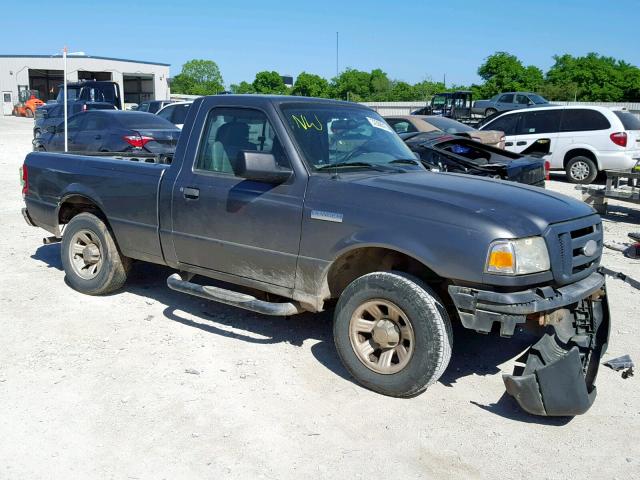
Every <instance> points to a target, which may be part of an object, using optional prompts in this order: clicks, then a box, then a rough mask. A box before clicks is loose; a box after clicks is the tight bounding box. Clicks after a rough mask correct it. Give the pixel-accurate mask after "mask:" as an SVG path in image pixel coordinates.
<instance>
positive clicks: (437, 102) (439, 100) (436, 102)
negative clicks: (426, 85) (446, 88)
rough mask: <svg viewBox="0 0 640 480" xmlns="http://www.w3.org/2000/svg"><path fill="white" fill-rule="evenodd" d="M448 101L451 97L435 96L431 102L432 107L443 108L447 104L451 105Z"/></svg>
mask: <svg viewBox="0 0 640 480" xmlns="http://www.w3.org/2000/svg"><path fill="white" fill-rule="evenodd" d="M448 100H449V97H448V96H446V95H435V96H434V97H433V100H431V105H432V106H434V107H435V106H440V107H441V106H443V105H445V104H448V103H450V102H449V101H448Z"/></svg>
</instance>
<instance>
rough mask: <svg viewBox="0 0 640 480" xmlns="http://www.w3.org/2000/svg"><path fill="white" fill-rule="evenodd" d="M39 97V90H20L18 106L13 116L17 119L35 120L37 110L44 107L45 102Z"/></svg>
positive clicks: (14, 109)
mask: <svg viewBox="0 0 640 480" xmlns="http://www.w3.org/2000/svg"><path fill="white" fill-rule="evenodd" d="M39 96H40V94H39V92H38V90H26V89H25V90H20V92H19V93H18V104H17V105H16V106H14V107H13V114H14V115H15V116H16V117H29V118H33V117H34V115H35V113H36V108H38V107H39V106H40V105H44V102H43V101H42V100H40V98H39Z"/></svg>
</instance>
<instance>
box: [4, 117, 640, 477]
mask: <svg viewBox="0 0 640 480" xmlns="http://www.w3.org/2000/svg"><path fill="white" fill-rule="evenodd" d="M31 128H32V120H29V119H21V118H11V117H4V118H2V117H0V192H1V194H2V195H1V197H0V261H1V263H2V266H3V270H2V274H1V277H0V278H1V280H0V321H1V322H2V327H1V328H2V330H1V333H0V478H2V479H26V478H29V479H38V478H67V479H73V478H104V479H110V478H114V479H121V478H140V479H147V478H149V479H151V478H153V479H157V478H167V479H175V478H241V479H248V478H267V479H269V478H274V479H275V478H278V479H280V478H340V479H342V478H363V479H365V478H366V479H368V478H379V477H390V476H393V477H394V478H398V479H401V478H511V479H520V478H523V479H525V478H526V479H528V478H551V479H556V478H557V479H565V478H581V477H585V478H620V479H628V478H639V477H640V474H639V472H640V389H639V388H638V382H639V381H640V378H638V375H636V377H634V378H630V379H627V380H623V379H622V378H621V377H620V373H616V372H613V371H612V370H609V369H607V368H604V367H603V368H602V369H601V370H600V376H599V379H598V390H599V395H598V399H597V400H596V403H595V405H594V406H593V408H592V409H591V410H590V411H589V412H588V413H587V414H586V415H583V416H581V417H576V418H574V419H562V418H561V419H557V418H540V417H533V416H529V415H527V414H525V413H523V412H522V411H520V410H519V408H518V407H517V406H516V404H515V402H513V401H512V400H511V398H510V397H508V396H507V395H506V394H505V393H504V386H503V383H502V379H501V376H500V372H501V371H505V372H509V373H510V372H511V368H512V366H513V360H514V358H516V357H517V356H518V354H519V353H521V352H522V351H523V350H524V349H525V348H526V347H528V346H529V345H530V344H531V343H533V342H534V339H532V338H531V337H530V336H528V335H527V334H525V333H523V332H520V333H519V334H518V335H516V336H515V337H514V338H513V339H510V340H508V339H501V338H500V337H498V336H497V335H490V336H481V335H477V334H475V333H473V332H469V331H466V330H463V329H459V328H458V329H456V330H455V348H454V356H453V359H452V362H451V364H450V366H449V368H448V370H447V371H446V373H445V375H444V377H443V378H442V380H441V381H440V382H439V383H438V384H437V385H435V386H433V387H431V388H430V389H429V390H428V391H427V392H426V393H424V394H423V395H420V396H419V397H417V398H414V399H410V400H399V399H393V398H387V397H384V396H381V395H377V394H374V393H372V392H369V391H367V390H364V389H363V388H360V387H359V386H357V385H355V384H354V383H353V382H352V381H351V380H350V379H349V378H348V375H347V373H346V371H345V370H344V369H343V368H342V366H341V364H340V363H339V360H338V357H337V354H336V352H335V350H334V347H333V343H332V340H331V314H330V313H325V314H321V315H312V314H305V315H300V316H297V317H293V318H289V319H285V318H267V317H262V316H260V315H257V314H252V313H249V312H245V311H242V310H237V309H233V308H230V307H226V306H223V305H218V304H215V303H208V302H203V301H202V300H200V299H197V298H194V297H188V296H185V295H181V294H179V293H177V292H173V291H171V290H169V289H167V287H166V286H165V279H166V277H167V276H168V274H169V273H170V272H169V270H167V269H163V268H159V267H155V266H148V265H138V266H137V268H135V270H134V274H133V276H132V278H131V280H130V281H129V282H128V283H127V285H126V287H125V289H124V290H123V291H121V292H119V293H117V294H115V295H110V296H107V297H90V296H85V295H82V294H79V293H77V292H75V291H73V290H71V289H70V288H69V287H68V286H67V285H66V284H65V282H64V272H63V271H62V266H61V262H60V246H59V244H58V245H42V237H43V236H45V232H44V231H43V230H39V229H35V228H31V227H28V226H27V225H26V224H25V223H24V220H23V219H22V216H21V215H20V208H21V207H22V205H23V203H22V198H21V195H20V187H19V177H18V168H19V166H20V165H21V164H22V161H23V159H24V156H25V154H27V153H28V152H29V151H30V149H31ZM555 178H556V180H554V181H552V182H550V184H549V188H550V189H552V190H557V191H562V192H563V193H566V194H569V195H573V196H578V193H577V192H576V191H575V190H574V189H573V186H572V185H569V184H567V183H565V182H564V181H563V180H564V178H563V177H562V176H557V177H555ZM614 205H617V206H616V207H615V210H616V211H615V212H614V213H612V214H610V215H608V216H607V217H606V219H605V231H606V239H607V240H615V241H625V240H626V233H627V232H629V231H633V230H635V231H637V230H640V212H639V211H638V209H636V210H632V209H630V208H629V206H628V205H627V206H626V207H625V206H622V205H623V204H615V202H614ZM603 263H604V264H605V265H606V266H607V267H609V268H612V269H615V270H621V271H623V272H624V273H626V274H628V275H631V276H633V277H635V278H638V279H640V260H630V259H626V258H624V257H622V255H621V254H620V253H618V252H613V251H606V252H605V256H604V261H603ZM609 299H610V304H611V309H612V317H613V326H612V332H611V342H610V348H609V352H608V353H607V354H606V356H605V358H611V357H617V356H619V355H622V354H626V353H628V354H630V355H631V356H632V358H634V359H635V360H636V361H640V345H639V342H638V338H639V335H638V334H639V332H640V327H639V320H640V291H637V290H634V289H632V288H631V287H629V286H628V285H626V284H623V283H622V282H620V281H618V280H612V279H610V280H609Z"/></svg>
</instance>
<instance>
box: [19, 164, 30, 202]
mask: <svg viewBox="0 0 640 480" xmlns="http://www.w3.org/2000/svg"><path fill="white" fill-rule="evenodd" d="M20 184H21V185H22V195H26V194H27V192H28V191H29V174H28V173H27V166H26V165H22V167H20Z"/></svg>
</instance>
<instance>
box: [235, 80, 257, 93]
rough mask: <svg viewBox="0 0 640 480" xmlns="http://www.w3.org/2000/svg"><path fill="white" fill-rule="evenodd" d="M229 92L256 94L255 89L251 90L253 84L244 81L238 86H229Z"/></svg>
mask: <svg viewBox="0 0 640 480" xmlns="http://www.w3.org/2000/svg"><path fill="white" fill-rule="evenodd" d="M231 91H232V92H233V93H256V89H255V88H253V84H251V83H249V82H245V81H244V80H243V81H242V82H240V83H239V84H233V85H231Z"/></svg>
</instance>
